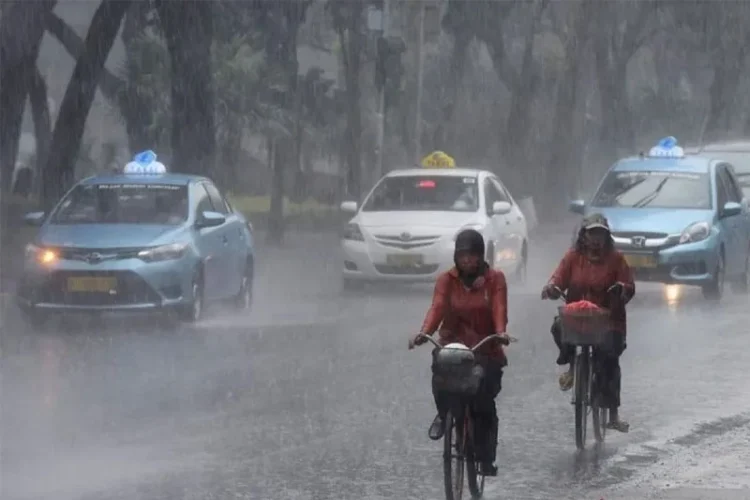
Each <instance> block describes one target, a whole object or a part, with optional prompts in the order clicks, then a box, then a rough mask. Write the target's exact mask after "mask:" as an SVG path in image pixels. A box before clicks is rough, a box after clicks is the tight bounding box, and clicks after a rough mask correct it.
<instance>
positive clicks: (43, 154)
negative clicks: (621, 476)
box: [29, 69, 52, 194]
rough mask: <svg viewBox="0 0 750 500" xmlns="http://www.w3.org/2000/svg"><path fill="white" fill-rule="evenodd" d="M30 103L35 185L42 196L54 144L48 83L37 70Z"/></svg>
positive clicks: (31, 89) (31, 87)
mask: <svg viewBox="0 0 750 500" xmlns="http://www.w3.org/2000/svg"><path fill="white" fill-rule="evenodd" d="M29 102H30V104H31V116H32V117H33V119H34V135H35V137H36V165H35V166H34V185H35V187H36V189H37V190H38V191H39V192H40V194H41V182H40V179H43V178H44V177H46V176H45V173H44V168H45V167H46V166H47V156H48V154H49V148H50V144H51V143H52V123H51V121H50V120H51V119H50V114H49V101H48V100H47V83H46V82H45V81H44V77H43V76H42V74H41V73H40V72H39V70H38V69H37V70H36V72H35V73H34V78H33V79H32V82H31V86H30V87H29Z"/></svg>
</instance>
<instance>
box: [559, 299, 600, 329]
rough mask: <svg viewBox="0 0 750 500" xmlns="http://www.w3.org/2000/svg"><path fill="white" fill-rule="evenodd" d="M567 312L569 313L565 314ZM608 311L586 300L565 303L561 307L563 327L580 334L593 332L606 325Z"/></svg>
mask: <svg viewBox="0 0 750 500" xmlns="http://www.w3.org/2000/svg"><path fill="white" fill-rule="evenodd" d="M567 313H569V314H567ZM608 318H609V313H608V311H607V310H606V309H603V308H601V307H599V306H598V305H596V304H594V303H593V302H590V301H588V300H579V301H577V302H571V303H570V304H566V305H565V306H564V308H563V314H562V322H563V328H568V329H570V330H573V331H575V332H579V333H582V334H590V333H595V332H598V331H600V330H602V328H604V327H606V325H607V322H608Z"/></svg>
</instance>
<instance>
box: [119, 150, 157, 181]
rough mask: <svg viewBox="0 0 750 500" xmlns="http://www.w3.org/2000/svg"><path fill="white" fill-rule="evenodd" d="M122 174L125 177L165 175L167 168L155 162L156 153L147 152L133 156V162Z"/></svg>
mask: <svg viewBox="0 0 750 500" xmlns="http://www.w3.org/2000/svg"><path fill="white" fill-rule="evenodd" d="M122 173H123V174H126V175H159V174H166V173H167V167H165V166H164V164H163V163H161V162H158V161H156V153H154V152H153V151H151V150H148V151H142V152H140V153H138V154H137V155H135V156H134V157H133V161H131V162H130V163H128V164H127V165H125V168H123V169H122Z"/></svg>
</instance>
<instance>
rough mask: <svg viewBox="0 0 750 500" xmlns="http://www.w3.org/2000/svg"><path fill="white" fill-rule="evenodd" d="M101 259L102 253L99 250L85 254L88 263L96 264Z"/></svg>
mask: <svg viewBox="0 0 750 500" xmlns="http://www.w3.org/2000/svg"><path fill="white" fill-rule="evenodd" d="M101 261H102V254H100V253H99V252H94V253H90V254H88V255H87V256H86V262H88V263H89V264H97V263H99V262H101Z"/></svg>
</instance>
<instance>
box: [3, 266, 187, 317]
mask: <svg viewBox="0 0 750 500" xmlns="http://www.w3.org/2000/svg"><path fill="white" fill-rule="evenodd" d="M193 268H194V267H193V266H191V265H190V261H189V259H188V258H187V257H184V258H182V259H179V260H172V261H163V262H153V263H145V262H143V261H141V260H139V259H125V260H118V261H111V262H102V263H99V264H88V263H85V262H78V261H61V262H59V263H57V264H55V265H54V266H53V267H49V268H46V267H43V266H41V265H36V264H31V265H27V268H26V269H25V272H24V274H23V277H22V278H21V281H20V283H19V286H18V290H17V294H16V300H17V303H18V305H19V306H20V307H21V308H23V309H27V310H39V311H50V312H78V313H83V312H123V313H127V312H140V313H147V312H156V311H162V310H165V309H169V308H176V307H180V306H183V305H187V304H189V303H190V302H191V301H192V297H191V296H190V294H191V290H192V288H191V284H192V277H193V272H192V270H193ZM81 278H83V280H82V279H81ZM88 278H94V280H91V279H88ZM104 284H106V286H102V285H104ZM94 285H96V286H94ZM107 288H108V289H107Z"/></svg>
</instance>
